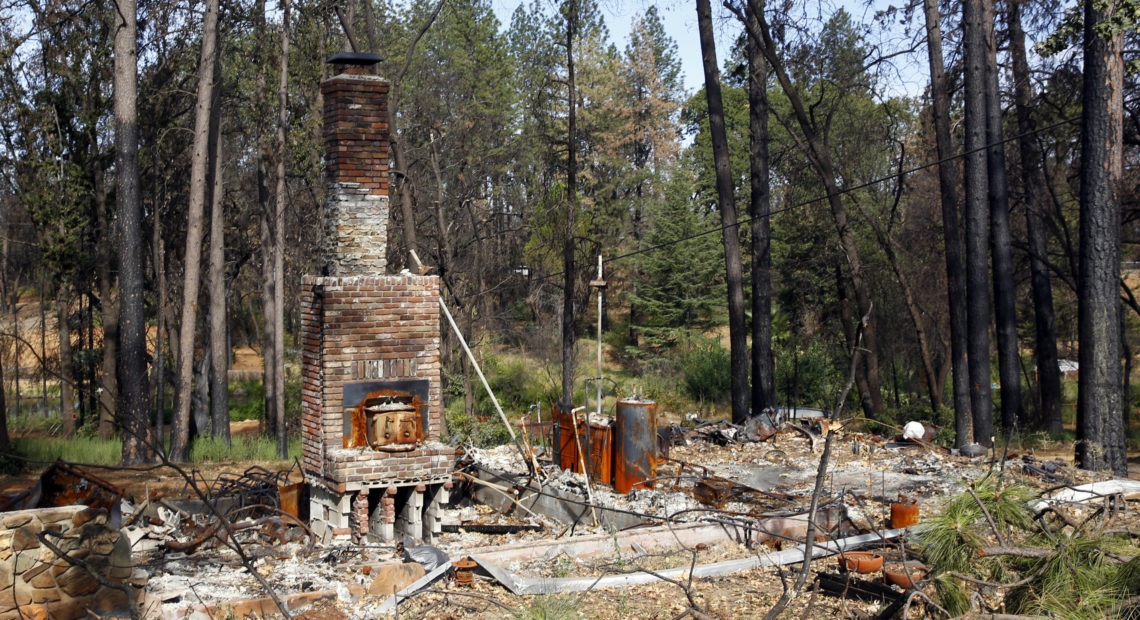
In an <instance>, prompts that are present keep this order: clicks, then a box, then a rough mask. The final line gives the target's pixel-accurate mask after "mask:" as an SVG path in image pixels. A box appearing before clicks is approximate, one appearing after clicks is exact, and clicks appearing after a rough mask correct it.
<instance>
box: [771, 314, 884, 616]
mask: <svg viewBox="0 0 1140 620" xmlns="http://www.w3.org/2000/svg"><path fill="white" fill-rule="evenodd" d="M873 308H874V304H872V305H871V307H869V308H867V314H866V315H864V316H863V320H861V321H860V322H859V327H858V328H856V334H855V343H854V344H853V345H852V347H851V371H850V372H849V373H848V376H847V385H845V386H843V391H842V392H841V393H840V395H839V399H838V401H837V402H836V403H835V413H834V414H833V415H832V419H834V420H840V419H842V417H843V407H844V402H846V400H847V394H848V393H850V391H851V386H852V385H854V384H855V368H856V366H855V365H856V363H857V362H858V360H859V351H861V350H862V349H861V348H860V345H861V344H862V343H863V326H864V325H868V324H870V322H871V310H872V309H873ZM834 439H835V433H834V432H832V431H831V430H830V429H829V430H828V431H827V441H825V442H824V444H823V455H822V456H820V457H819V469H818V470H817V471H816V474H815V489H814V490H813V491H812V494H811V509H810V510H809V511H808V528H807V535H806V536H805V537H804V561H803V566H802V567H801V569H800V574H799V576H798V577H797V578H796V583H795V585H794V586H793V587H792V589H791V590H788V589H786V588H785V589H784V593H783V594H782V595H780V600H778V601H776V604H775V605H774V606H773V607H772V609H769V610H768V613H766V614H764V620H772V619H773V618H776V617H777V616H779V615H780V613H782V612H783V611H784V608H786V607H787V606H788V603H790V602H791V601H792V599H793V598H795V597H796V596H797V595H798V594H799V593H800V590H802V589H803V587H804V583H805V582H806V581H807V576H808V572H809V571H810V570H811V559H812V555H814V553H813V552H814V549H815V513H816V509H818V508H819V496H820V494H821V493H823V481H824V479H825V478H826V477H827V464H828V461H829V460H830V459H831V444H832V443H833V440H834Z"/></svg>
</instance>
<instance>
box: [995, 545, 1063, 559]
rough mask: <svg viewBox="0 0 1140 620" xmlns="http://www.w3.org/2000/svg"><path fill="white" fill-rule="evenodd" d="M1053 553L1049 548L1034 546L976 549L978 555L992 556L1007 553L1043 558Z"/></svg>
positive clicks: (1016, 555) (1020, 556)
mask: <svg viewBox="0 0 1140 620" xmlns="http://www.w3.org/2000/svg"><path fill="white" fill-rule="evenodd" d="M1050 553H1053V552H1052V551H1050V550H1049V549H1037V548H1036V547H982V548H981V549H978V555H981V556H985V557H993V556H998V555H1008V556H1013V557H1015V558H1044V557H1048V556H1049V554H1050Z"/></svg>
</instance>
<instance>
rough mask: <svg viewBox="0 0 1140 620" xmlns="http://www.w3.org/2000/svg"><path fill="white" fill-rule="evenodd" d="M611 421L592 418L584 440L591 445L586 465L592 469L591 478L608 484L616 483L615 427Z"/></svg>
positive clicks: (585, 443)
mask: <svg viewBox="0 0 1140 620" xmlns="http://www.w3.org/2000/svg"><path fill="white" fill-rule="evenodd" d="M610 422H611V421H592V420H591V421H590V424H589V432H588V435H587V437H586V438H585V439H584V441H583V445H584V446H589V447H588V448H586V453H587V455H588V458H587V459H586V467H587V468H588V469H589V470H590V471H589V473H590V480H592V481H594V482H597V483H599V484H607V485H609V484H613V483H614V431H613V428H614V427H613V424H612V423H610ZM580 428H581V427H580Z"/></svg>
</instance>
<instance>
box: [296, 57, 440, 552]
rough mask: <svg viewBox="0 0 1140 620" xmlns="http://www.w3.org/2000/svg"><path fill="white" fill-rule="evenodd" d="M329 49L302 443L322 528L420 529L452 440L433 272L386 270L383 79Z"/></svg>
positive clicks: (306, 296) (378, 532)
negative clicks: (321, 243)
mask: <svg viewBox="0 0 1140 620" xmlns="http://www.w3.org/2000/svg"><path fill="white" fill-rule="evenodd" d="M378 60H379V59H378V58H377V57H375V56H372V55H368V54H340V55H337V56H334V57H333V58H332V59H330V63H331V64H332V65H333V66H334V72H335V73H336V75H334V76H333V77H331V78H329V79H327V80H325V81H324V82H323V83H322V84H321V93H322V95H323V97H324V129H323V131H324V152H325V170H326V173H327V188H328V192H327V203H326V209H325V218H324V220H325V252H324V256H325V267H324V270H323V275H320V276H305V277H304V280H303V282H302V297H301V306H302V313H301V331H302V337H303V348H302V401H303V402H302V412H301V420H302V425H303V428H302V448H303V452H304V459H303V463H304V467H305V472H306V475H307V477H308V479H309V480H310V481H311V482H312V491H311V494H310V512H311V518H312V529H313V531H314V533H315V534H317V535H318V536H319V537H320V538H322V539H323V540H326V541H327V540H331V539H338V538H343V539H352V540H355V541H364V540H366V539H369V538H371V539H374V540H382V541H391V540H396V539H398V538H399V537H402V536H403V535H409V536H412V537H413V538H416V539H426V540H430V539H431V538H432V537H433V536H434V535H435V534H437V533H438V532H439V531H440V522H439V516H438V515H439V506H440V504H441V503H443V502H446V501H447V498H448V489H449V488H450V484H451V482H450V481H451V472H452V469H453V468H454V461H455V452H454V449H453V448H451V447H450V446H447V445H446V444H443V443H441V442H440V430H441V428H442V422H441V419H442V412H443V406H442V397H441V392H440V366H439V347H440V314H439V312H440V311H439V278H438V276H425V275H414V274H410V273H407V272H404V273H402V274H399V275H389V274H388V273H387V267H388V265H387V234H388V230H387V226H388V202H389V200H388V181H389V168H388V145H389V140H388V136H389V133H388V131H389V130H388V125H387V122H388V110H387V98H388V82H387V81H386V80H384V79H383V78H380V77H378V76H376V75H373V73H372V71H371V68H370V67H371V65H372V64H374V63H375V62H376V61H378Z"/></svg>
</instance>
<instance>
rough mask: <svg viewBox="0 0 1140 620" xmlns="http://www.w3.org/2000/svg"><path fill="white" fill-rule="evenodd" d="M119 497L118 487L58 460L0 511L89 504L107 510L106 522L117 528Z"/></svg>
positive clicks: (0, 506) (121, 493) (121, 491)
mask: <svg viewBox="0 0 1140 620" xmlns="http://www.w3.org/2000/svg"><path fill="white" fill-rule="evenodd" d="M122 499H123V490H122V489H121V488H119V487H117V486H115V485H114V484H111V483H110V482H107V481H106V480H104V479H102V478H100V477H98V476H96V475H94V474H92V473H90V472H88V471H85V470H83V469H81V468H79V467H76V466H75V465H70V464H68V463H64V462H62V461H59V462H56V463H54V464H52V465H51V466H50V467H48V468H47V469H45V470H44V472H43V473H42V474H40V478H39V480H38V481H36V484H35V485H34V486H33V487H31V488H30V489H28V490H26V491H24V492H23V493H20V494H18V495H16V496H14V497H12V498H11V499H9V500H7V501H6V502H4V503H3V504H0V512H8V511H12V510H24V509H28V508H50V507H59V506H73V505H78V506H90V507H92V508H101V509H103V510H106V511H107V514H108V523H109V524H110V525H111V526H112V527H118V526H119V524H120V522H121V521H122V512H121V509H120V503H121V501H122Z"/></svg>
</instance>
